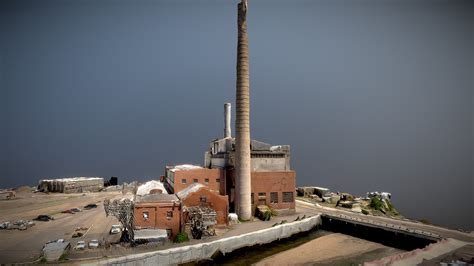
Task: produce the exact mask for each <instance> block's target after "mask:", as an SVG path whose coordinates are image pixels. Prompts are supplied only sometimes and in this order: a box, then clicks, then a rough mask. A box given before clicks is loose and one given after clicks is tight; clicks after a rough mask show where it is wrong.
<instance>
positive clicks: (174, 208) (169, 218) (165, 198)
mask: <svg viewBox="0 0 474 266" xmlns="http://www.w3.org/2000/svg"><path fill="white" fill-rule="evenodd" d="M181 211H182V208H181V202H180V200H179V199H178V197H177V196H176V195H174V194H172V195H169V194H147V195H143V196H138V195H137V196H136V197H135V204H134V210H133V214H134V220H133V222H134V227H135V229H163V230H166V231H167V234H168V237H170V238H174V237H175V236H176V234H178V233H179V232H180V231H181V226H182V221H181V216H182V215H181Z"/></svg>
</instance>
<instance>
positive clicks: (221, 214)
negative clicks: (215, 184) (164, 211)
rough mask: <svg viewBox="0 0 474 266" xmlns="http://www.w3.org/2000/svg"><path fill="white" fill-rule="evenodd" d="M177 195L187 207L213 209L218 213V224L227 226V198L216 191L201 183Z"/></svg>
mask: <svg viewBox="0 0 474 266" xmlns="http://www.w3.org/2000/svg"><path fill="white" fill-rule="evenodd" d="M176 195H177V196H178V198H179V199H180V200H181V203H182V205H183V206H185V207H195V206H205V207H209V208H211V209H213V210H214V211H215V212H216V213H217V217H216V221H217V224H218V225H226V224H227V216H228V214H229V201H228V199H227V196H222V195H219V194H218V193H217V192H216V191H213V190H211V189H210V188H209V187H206V186H204V185H202V184H199V183H194V184H192V185H190V186H188V187H187V188H186V189H183V190H181V191H180V192H178V193H177V194H176Z"/></svg>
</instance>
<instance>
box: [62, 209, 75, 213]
mask: <svg viewBox="0 0 474 266" xmlns="http://www.w3.org/2000/svg"><path fill="white" fill-rule="evenodd" d="M61 213H70V214H74V213H75V212H73V211H72V210H71V209H69V210H64V211H62V212H61Z"/></svg>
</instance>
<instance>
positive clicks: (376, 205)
mask: <svg viewBox="0 0 474 266" xmlns="http://www.w3.org/2000/svg"><path fill="white" fill-rule="evenodd" d="M370 207H371V208H372V209H374V210H381V209H382V208H383V202H382V200H381V199H380V198H379V197H373V198H372V199H371V200H370Z"/></svg>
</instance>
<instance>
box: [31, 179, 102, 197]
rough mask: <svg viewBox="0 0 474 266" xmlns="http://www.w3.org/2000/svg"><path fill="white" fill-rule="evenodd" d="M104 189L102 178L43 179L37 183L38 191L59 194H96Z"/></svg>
mask: <svg viewBox="0 0 474 266" xmlns="http://www.w3.org/2000/svg"><path fill="white" fill-rule="evenodd" d="M103 188H104V179H103V178H102V177H72V178H60V179H43V180H40V181H39V183H38V190H40V191H45V192H59V193H82V192H98V191H101V190H102V189H103Z"/></svg>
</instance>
